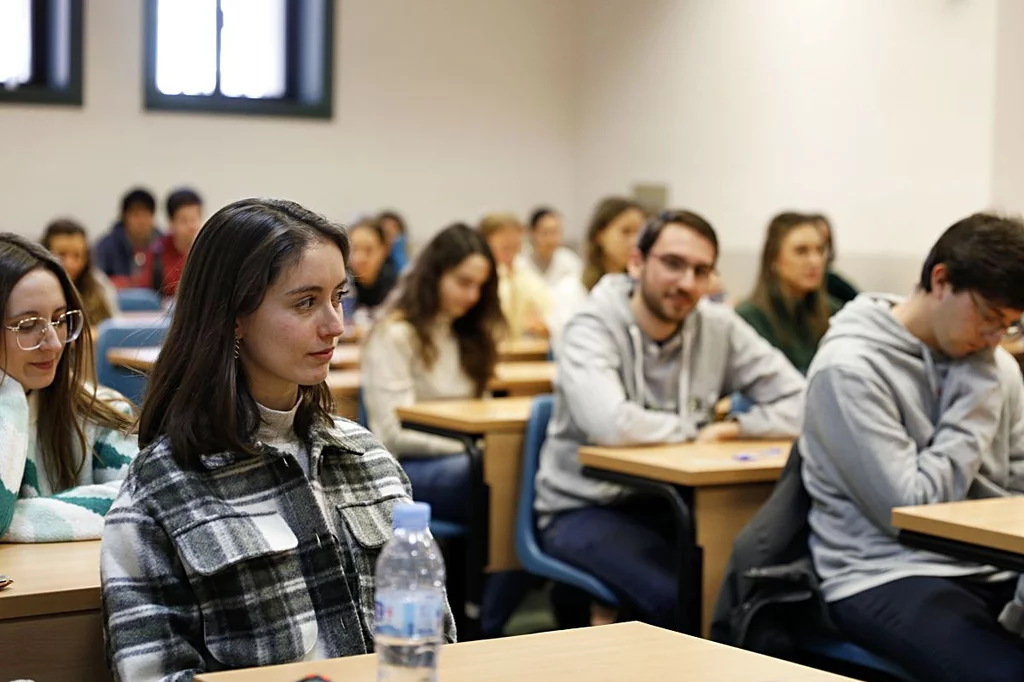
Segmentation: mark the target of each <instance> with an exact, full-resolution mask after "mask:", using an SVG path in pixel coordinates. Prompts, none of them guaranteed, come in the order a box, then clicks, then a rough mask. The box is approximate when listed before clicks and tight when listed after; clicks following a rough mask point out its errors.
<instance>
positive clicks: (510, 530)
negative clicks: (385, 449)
mask: <svg viewBox="0 0 1024 682" xmlns="http://www.w3.org/2000/svg"><path fill="white" fill-rule="evenodd" d="M531 401H532V398H530V397H516V398H492V399H483V400H432V401H427V402H420V403H416V404H415V405H411V406H409V407H400V408H398V418H399V419H400V420H401V421H402V426H404V427H405V428H409V429H415V430H417V431H425V432H427V433H434V434H438V435H441V436H445V437H448V438H455V439H458V440H470V441H473V442H474V443H475V441H477V440H482V441H483V447H482V448H481V454H482V456H483V477H484V482H485V483H486V485H487V488H488V489H489V498H490V502H489V507H490V520H489V522H488V524H487V526H486V531H487V537H488V542H487V545H486V546H487V548H488V552H487V554H488V560H487V563H486V570H487V571H488V572H495V571H510V570H515V569H518V568H520V566H519V560H518V559H517V558H516V548H515V525H516V506H517V504H518V502H519V475H520V469H521V468H522V461H523V435H524V433H525V431H526V422H527V420H528V419H529V418H530V403H531Z"/></svg>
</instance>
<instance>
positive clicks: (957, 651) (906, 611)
mask: <svg viewBox="0 0 1024 682" xmlns="http://www.w3.org/2000/svg"><path fill="white" fill-rule="evenodd" d="M1016 584H1017V581H1016V580H1009V581H1004V582H999V583H982V582H977V581H973V580H969V579H966V578H925V577H915V578H904V579H902V580H896V581H893V582H891V583H887V584H885V585H881V586H880V587H876V588H873V589H870V590H867V591H866V592H861V593H860V594H855V595H854V596H852V597H848V598H846V599H842V600H840V601H837V602H833V603H832V604H829V611H830V612H831V615H832V618H833V620H834V621H835V623H836V625H838V626H839V629H840V630H842V631H843V632H844V633H845V634H846V636H847V637H849V638H850V639H851V640H853V641H854V642H856V643H857V644H860V645H861V646H863V647H864V648H866V649H868V650H870V651H872V652H874V653H876V654H878V655H879V656H883V657H885V658H887V659H888V660H890V661H892V662H893V663H897V664H899V665H901V666H902V667H903V668H904V669H905V670H906V671H907V672H909V673H910V674H911V675H913V676H914V677H915V678H917V679H918V680H920V682H966V681H969V682H1012V681H1014V680H1017V681H1024V639H1021V638H1020V637H1018V636H1016V635H1011V634H1010V633H1009V632H1007V631H1006V630H1004V629H1003V628H1002V627H1001V626H1000V625H999V623H998V622H997V621H996V618H997V617H998V615H999V612H1000V611H1001V610H1002V608H1003V606H1005V605H1006V603H1007V602H1008V601H1009V600H1010V599H1011V598H1012V597H1013V592H1014V588H1015V587H1016Z"/></svg>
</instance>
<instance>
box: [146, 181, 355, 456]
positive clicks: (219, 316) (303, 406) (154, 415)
mask: <svg viewBox="0 0 1024 682" xmlns="http://www.w3.org/2000/svg"><path fill="white" fill-rule="evenodd" d="M321 242H329V243H333V244H335V245H337V247H338V248H339V249H340V250H341V253H342V255H343V256H344V258H345V262H346V263H347V262H348V256H349V243H348V235H347V234H346V233H345V230H344V228H342V227H341V226H339V225H336V224H334V223H332V222H330V221H329V220H327V219H326V218H324V217H322V216H320V215H317V214H315V213H313V212H312V211H309V210H307V209H305V208H303V207H302V206H299V205H298V204H296V203H294V202H291V201H279V200H275V199H243V200H241V201H236V202H235V203H233V204H228V205H227V206H225V207H224V208H222V209H220V210H219V211H217V212H216V213H215V214H213V215H212V216H211V217H210V219H209V220H208V221H207V222H206V225H205V226H204V227H203V229H201V230H200V231H199V236H198V237H196V241H195V244H193V246H192V250H191V251H190V252H189V256H188V260H187V261H185V269H184V271H183V272H182V276H181V283H180V284H179V285H178V293H177V297H176V301H175V305H174V317H173V318H172V320H171V326H170V329H169V330H168V332H167V338H166V339H165V340H164V344H163V350H162V351H161V352H160V355H159V357H158V358H157V361H156V365H155V366H154V367H153V373H152V375H151V377H150V379H149V390H148V392H147V395H146V399H145V401H144V404H143V408H142V417H141V419H140V420H139V444H140V446H143V447H145V446H146V445H148V444H150V443H152V442H153V441H155V440H156V439H157V438H159V437H160V436H166V437H167V438H168V439H169V440H170V443H171V449H172V452H173V453H174V457H175V459H177V460H178V462H179V463H180V464H181V465H182V466H183V467H188V468H194V467H196V466H197V464H198V457H199V455H202V454H210V453H217V452H234V453H241V454H249V455H252V454H256V449H255V445H254V443H253V434H254V433H255V431H256V428H257V427H258V426H259V407H258V406H257V404H256V400H255V399H254V398H253V397H252V393H251V392H250V390H249V382H248V378H247V377H246V375H245V372H244V371H242V370H241V365H240V364H239V363H238V362H236V361H235V359H234V350H235V325H236V321H237V320H238V318H239V317H244V316H245V315H249V314H251V313H253V312H255V311H256V309H257V308H259V306H260V304H261V303H262V302H263V297H264V296H265V295H266V293H267V289H268V288H270V286H271V285H272V284H273V283H274V282H275V281H276V280H277V278H278V277H279V276H280V275H281V273H282V272H284V271H285V270H286V269H287V268H288V267H290V266H293V265H295V264H296V263H298V262H299V260H300V259H301V258H302V255H303V253H305V251H306V250H307V249H308V248H310V247H311V246H314V245H316V244H317V243H321ZM333 412H334V400H333V399H332V398H331V392H330V390H329V389H328V388H327V384H326V383H325V382H321V383H319V384H317V385H316V386H300V387H299V407H298V411H297V413H296V415H295V432H296V434H298V435H299V437H300V438H302V439H304V440H306V441H308V440H309V438H310V436H311V435H312V430H313V428H314V427H318V426H320V427H327V426H329V425H330V424H331V423H332V414H333Z"/></svg>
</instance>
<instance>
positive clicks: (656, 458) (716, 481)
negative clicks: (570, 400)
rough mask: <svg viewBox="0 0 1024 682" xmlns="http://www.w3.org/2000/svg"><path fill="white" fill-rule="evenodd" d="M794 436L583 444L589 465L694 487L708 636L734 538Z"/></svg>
mask: <svg viewBox="0 0 1024 682" xmlns="http://www.w3.org/2000/svg"><path fill="white" fill-rule="evenodd" d="M791 446H792V443H791V442H790V441H786V440H777V441H726V442H722V443H679V444H675V445H657V446H646V447H619V448H600V447H584V448H580V454H579V457H580V462H581V463H582V464H583V465H584V466H589V467H593V468H595V469H605V470H608V471H614V472H618V473H621V474H628V475H631V476H636V477H639V478H645V479H649V480H653V481H659V482H662V483H670V484H672V485H677V486H685V487H689V488H692V489H693V503H692V507H691V509H690V512H691V514H692V518H693V522H694V532H695V535H696V541H697V545H698V546H700V547H701V548H703V550H704V571H703V577H702V586H701V600H702V614H701V632H702V633H703V634H704V635H705V636H707V634H708V632H709V629H710V625H711V616H712V612H713V610H714V606H715V600H716V599H717V598H718V592H719V589H720V588H721V585H722V579H723V577H724V575H725V570H726V566H727V565H728V563H729V556H730V555H731V554H732V544H733V541H734V540H735V539H736V536H737V535H738V534H739V533H740V531H742V530H743V527H744V526H746V525H747V523H748V522H749V521H750V519H751V518H753V516H754V514H756V513H757V510H758V509H760V508H761V505H763V504H764V502H765V500H767V499H768V496H769V495H771V492H772V488H773V487H774V485H775V481H776V480H777V479H778V478H779V476H780V475H781V474H782V470H783V468H784V467H785V465H786V460H787V459H788V458H789V451H790V448H791Z"/></svg>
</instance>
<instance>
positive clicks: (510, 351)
mask: <svg viewBox="0 0 1024 682" xmlns="http://www.w3.org/2000/svg"><path fill="white" fill-rule="evenodd" d="M550 351H551V344H550V343H548V340H547V339H530V338H523V339H509V340H508V341H502V342H501V343H499V344H498V357H499V358H501V360H503V361H505V362H541V361H544V360H547V359H548V353H550Z"/></svg>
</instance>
